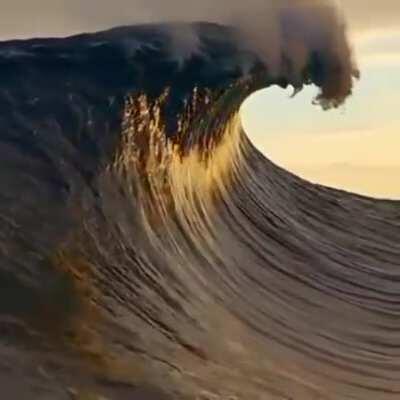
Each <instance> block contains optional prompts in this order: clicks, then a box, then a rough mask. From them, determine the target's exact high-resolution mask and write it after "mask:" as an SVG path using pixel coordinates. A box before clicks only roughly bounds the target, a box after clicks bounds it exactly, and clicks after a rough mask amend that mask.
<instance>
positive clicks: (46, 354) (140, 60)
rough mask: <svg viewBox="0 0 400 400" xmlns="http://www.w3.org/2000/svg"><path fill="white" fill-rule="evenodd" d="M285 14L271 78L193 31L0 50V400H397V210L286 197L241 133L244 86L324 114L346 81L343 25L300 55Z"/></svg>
mask: <svg viewBox="0 0 400 400" xmlns="http://www.w3.org/2000/svg"><path fill="white" fill-rule="evenodd" d="M286 11H287V12H284V13H282V14H281V24H282V25H281V29H280V31H281V33H282V38H283V39H284V45H282V46H281V47H280V50H279V57H278V59H275V60H274V62H273V63H270V62H269V61H268V52H267V53H263V51H262V49H260V46H254V43H253V42H252V40H251V39H252V35H249V34H248V30H243V29H241V28H239V29H237V28H233V27H227V26H224V25H220V24H215V23H185V24H184V23H175V24H173V23H169V24H147V25H137V26H130V27H122V28H116V29H112V30H109V31H104V32H99V33H95V34H83V35H78V36H73V37H69V38H65V39H32V40H26V41H9V42H3V43H1V44H0V80H1V85H0V126H1V132H0V154H1V157H0V166H1V167H0V183H1V188H2V190H1V193H0V219H1V224H0V235H1V240H0V257H1V264H0V299H1V301H0V307H1V313H0V331H1V335H0V352H1V357H0V384H1V387H2V388H3V393H5V395H7V394H8V397H9V398H18V399H44V398H46V399H47V398H48V399H68V398H82V399H83V398H89V397H79V395H80V393H81V391H82V390H84V391H89V392H90V393H92V392H93V393H96V394H97V395H98V396H105V397H107V398H110V399H116V400H120V399H130V400H132V399H150V398H153V399H163V398H166V399H246V400H253V399H268V400H269V399H271V400H283V399H284V400H289V399H291V400H311V399H315V400H317V399H318V400H322V399H324V400H328V399H329V400H345V399H349V400H350V399H352V400H395V399H398V398H399V396H400V354H399V348H400V336H399V331H400V319H399V314H400V299H399V291H400V269H399V268H400V242H399V238H400V204H399V203H398V202H390V201H378V200H373V199H369V198H366V197H361V196H358V195H353V194H350V193H345V192H341V191H337V190H333V189H328V188H325V187H322V186H317V185H312V184H310V183H308V182H306V181H304V180H301V179H300V178H298V177H296V176H294V175H292V174H291V173H289V172H287V171H285V170H283V169H281V168H279V167H277V166H276V165H274V164H273V163H271V162H270V161H269V160H268V159H266V158H265V157H264V156H263V155H262V154H261V153H260V152H259V151H258V150H257V149H256V148H255V147H253V145H252V144H251V142H250V140H249V138H248V137H247V135H246V133H245V132H244V130H243V129H242V125H241V120H240V113H239V111H240V106H241V104H242V103H243V101H244V100H245V99H246V98H247V97H248V96H249V95H250V94H251V93H253V92H254V91H256V90H258V89H260V88H264V87H268V86H270V85H279V86H282V87H286V86H288V85H291V86H293V88H294V90H295V91H297V90H300V89H301V87H302V86H303V85H305V84H314V85H316V86H317V87H318V88H320V93H319V95H318V97H317V98H316V103H318V104H319V105H321V106H322V107H324V108H329V107H336V106H339V105H341V104H342V103H343V102H344V100H345V98H346V97H347V96H349V95H350V94H351V92H352V88H353V81H354V78H356V77H357V76H358V72H357V69H356V68H355V67H354V64H353V61H352V60H351V51H350V46H349V45H348V43H347V40H346V36H345V28H344V25H343V26H342V25H341V24H340V23H338V24H337V26H338V27H340V29H339V30H332V29H330V28H329V29H328V28H327V27H325V24H324V23H323V22H324V21H325V22H326V21H330V19H329V18H325V19H323V20H322V22H321V23H319V25H318V26H319V28H321V29H322V31H321V32H320V35H319V36H318V41H313V40H311V39H310V37H311V36H312V37H315V35H314V34H315V32H314V31H313V29H309V30H308V31H307V30H306V33H305V34H304V35H302V34H301V32H303V31H302V30H301V27H302V26H303V25H304V24H303V22H307V21H308V19H304V15H305V14H304V15H303V16H301V17H300V18H297V17H295V14H293V10H286ZM324 15H325V14H324ZM288 21H289V22H288ZM296 21H302V22H301V23H296ZM288 26H290V27H291V28H290V29H289V28H287V27H288ZM305 26H309V25H307V24H305ZM293 27H294V28H293ZM325 28H326V29H325ZM189 32H190V34H189ZM310 33H311V34H312V35H311V36H310ZM313 35H314V36H313ZM182 37H183V38H190V45H189V44H188V41H187V40H180V39H181V38H182ZM265 43H267V42H265ZM261 47H263V46H261ZM268 108H269V105H268V104H265V115H266V118H274V115H269V114H268ZM327 112H329V111H327ZM288 118H290V116H288ZM299 151H301V149H299ZM82 396H83V395H82Z"/></svg>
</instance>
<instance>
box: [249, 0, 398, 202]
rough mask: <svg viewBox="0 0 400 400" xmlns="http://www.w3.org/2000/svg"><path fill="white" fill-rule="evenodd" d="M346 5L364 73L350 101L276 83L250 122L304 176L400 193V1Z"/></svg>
mask: <svg viewBox="0 0 400 400" xmlns="http://www.w3.org/2000/svg"><path fill="white" fill-rule="evenodd" d="M345 11H346V12H347V15H348V20H349V25H350V27H351V29H352V31H351V36H352V41H353V46H354V50H355V53H356V55H357V57H356V58H357V60H358V64H359V67H360V69H361V73H362V77H361V80H360V81H359V82H357V84H356V86H355V89H354V95H353V96H352V97H351V98H350V99H349V100H348V101H347V103H346V105H345V106H344V107H342V108H341V109H339V110H331V111H327V112H326V111H321V110H319V109H318V108H317V107H315V106H313V105H311V101H312V98H313V96H314V95H315V93H316V90H315V89H314V88H307V89H305V90H304V91H303V92H302V93H300V94H299V95H298V96H297V97H295V98H294V99H289V95H290V94H291V91H289V90H288V91H286V92H285V91H282V89H280V88H272V89H269V90H265V91H262V92H259V93H257V94H256V95H253V96H252V97H251V98H250V99H249V100H248V101H247V103H246V104H245V105H244V107H243V119H244V125H245V127H246V128H247V131H248V132H249V133H251V135H250V136H251V139H252V141H253V143H254V144H255V145H256V146H257V147H258V148H259V149H260V150H262V151H263V152H264V154H265V155H266V156H267V157H269V158H270V159H272V160H273V161H274V162H276V163H277V164H279V165H281V166H283V167H285V168H287V169H289V170H291V171H292V172H294V173H296V174H298V175H300V176H302V177H303V178H306V179H308V180H310V181H313V182H316V183H322V184H326V185H328V186H331V187H337V188H340V189H344V190H348V191H355V192H358V193H361V194H366V195H370V196H374V197H380V198H396V199H400V1H398V0H396V1H391V0H386V1H382V0H381V1H377V0H374V1H370V2H367V1H365V0H363V1H361V0H360V1H358V0H347V1H346V3H345ZM268 115H271V118H269V117H268Z"/></svg>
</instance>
